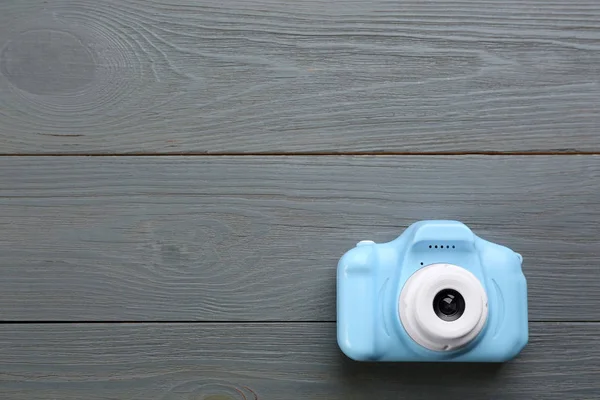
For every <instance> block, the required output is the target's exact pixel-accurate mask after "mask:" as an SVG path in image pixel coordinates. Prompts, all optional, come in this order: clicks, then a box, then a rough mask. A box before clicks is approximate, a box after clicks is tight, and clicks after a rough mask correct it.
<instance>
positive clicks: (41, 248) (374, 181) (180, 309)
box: [0, 156, 600, 321]
mask: <svg viewBox="0 0 600 400" xmlns="http://www.w3.org/2000/svg"><path fill="white" fill-rule="evenodd" d="M599 177H600V157H598V156H560V157H559V156H536V157H531V156H526V157H517V156H469V157H464V156H463V157H450V156H448V157H442V156H440V157H433V156H419V157H340V156H333V157H324V156H323V157H3V158H0V320H13V321H14V320H18V321H24V320H54V321H56V320H68V321H74V320H84V321H89V320H100V321H103V320H107V321H108V320H110V321H114V320H118V321H147V320H154V321H158V320H160V321H165V320H167V321H188V320H206V321H214V320H221V321H240V320H243V321H257V320H274V321H278V320H286V321H287V320H294V321H334V320H335V268H336V264H337V260H338V259H339V257H340V256H341V255H342V254H343V253H344V252H345V251H346V250H348V249H350V248H352V247H353V246H354V245H355V243H356V242H358V241H359V240H362V239H372V240H375V241H388V240H391V239H393V238H395V237H396V236H397V235H398V234H400V232H401V231H402V230H403V229H404V228H405V227H406V226H408V225H409V224H410V223H412V222H414V221H416V220H419V219H431V218H448V219H458V220H462V221H464V222H465V223H467V224H468V225H469V226H471V227H472V228H473V229H474V231H475V232H476V233H477V234H479V235H480V236H482V237H484V238H487V239H489V240H493V241H497V242H499V243H502V244H505V245H507V246H509V247H511V248H514V249H515V250H516V251H519V252H520V253H522V254H523V256H524V258H525V264H524V271H525V273H526V276H527V278H528V283H529V299H530V319H531V320H534V321H539V320H543V321H548V320H550V321H553V320H570V321H577V320H593V321H599V318H600V315H599V314H598V312H597V311H598V309H600V279H599V278H600V272H599V271H600V270H599V269H598V265H599V264H600V246H599V245H598V235H597V233H598V226H597V221H599V220H600V195H599V194H600V179H599Z"/></svg>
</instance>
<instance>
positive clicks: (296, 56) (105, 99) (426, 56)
mask: <svg viewBox="0 0 600 400" xmlns="http://www.w3.org/2000/svg"><path fill="white" fill-rule="evenodd" d="M0 46H1V47H0V49H1V50H0V51H1V53H0V57H1V61H0V91H1V92H2V96H1V97H0V116H1V118H0V143H1V144H2V147H1V148H0V152H1V153H12V154H14V153H82V154H83V153H132V152H134V153H153V152H162V153H190V152H196V153H233V152H249V153H262V152H292V153H293V152H343V151H354V152H426V151H435V152H466V151H467V152H471V151H512V152H529V151H534V152H539V151H546V152H547V151H561V152H568V151H599V150H600V138H599V137H598V126H599V125H600V116H599V115H598V112H597V104H598V102H599V101H600V85H599V82H598V76H599V72H600V3H599V2H598V1H597V0H577V1H571V0H558V1H557V0H554V1H536V0H525V1H524V0H503V1H484V0H476V1H454V0H439V1H427V2H424V1H421V0H413V1H388V0H369V1H364V0H306V1H281V0H225V1H222V0H158V1H145V0H115V1H110V0H97V1H87V0H50V1H45V0H11V1H6V0H5V1H2V2H0Z"/></svg>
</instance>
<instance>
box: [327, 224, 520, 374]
mask: <svg viewBox="0 0 600 400" xmlns="http://www.w3.org/2000/svg"><path fill="white" fill-rule="evenodd" d="M521 262H522V257H521V255H520V254H517V253H515V252H514V251H512V250H510V249H509V248H507V247H504V246H500V245H497V244H494V243H491V242H488V241H486V240H483V239H481V238H479V237H477V236H476V235H475V234H474V233H473V232H472V231H471V230H470V229H469V228H468V227H467V226H466V225H464V224H462V223H460V222H457V221H421V222H417V223H415V224H413V225H411V226H410V227H409V228H408V229H406V231H405V232H404V233H403V234H402V235H400V236H399V237H398V238H397V239H395V240H393V241H391V242H388V243H379V244H376V243H373V242H372V241H368V240H365V241H361V242H360V243H358V244H357V246H356V247H355V248H353V249H352V250H350V251H348V252H347V253H346V254H344V256H343V257H342V258H341V259H340V261H339V264H338V269H337V340H338V344H339V346H340V348H341V349H342V351H343V352H344V353H345V354H346V355H347V356H348V357H350V358H352V359H354V360H358V361H473V362H501V361H507V360H509V359H511V358H513V357H515V356H516V355H517V354H518V353H519V352H520V351H521V350H522V349H523V347H524V346H525V344H526V343H527V340H528V325H527V284H526V281H525V276H524V275H523V272H522V271H521Z"/></svg>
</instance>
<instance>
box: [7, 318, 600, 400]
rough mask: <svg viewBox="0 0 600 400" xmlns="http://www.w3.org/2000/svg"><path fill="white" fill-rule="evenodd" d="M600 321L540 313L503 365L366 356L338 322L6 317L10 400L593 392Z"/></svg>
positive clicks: (599, 387)
mask: <svg viewBox="0 0 600 400" xmlns="http://www.w3.org/2000/svg"><path fill="white" fill-rule="evenodd" d="M599 328H600V327H599V326H598V324H597V323H588V324H573V323H563V324H552V323H534V324H532V326H531V339H530V343H529V345H528V347H526V348H525V350H524V351H523V353H522V354H521V355H520V356H519V357H518V358H517V359H515V360H513V361H512V362H509V363H507V364H504V365H500V364H487V365H485V364H483V365H482V364H462V365H457V364H363V363H356V362H352V361H350V360H349V359H347V358H346V357H345V356H343V355H342V354H341V352H340V351H339V350H338V348H337V344H336V340H335V324H333V323H312V324H305V323H295V324H290V323H287V324H268V325H263V324H189V323H188V324H133V325H131V324H108V325H106V324H83V325H72V324H68V325H65V324H61V325H48V324H45V325H37V324H33V325H0V343H1V345H0V395H1V396H2V397H3V398H10V399H15V400H18V399H27V400H35V399H44V400H47V399H64V400H71V399H78V400H79V399H90V400H92V399H161V400H175V399H178V400H179V399H190V400H191V399H194V400H195V399H204V400H243V399H246V400H253V399H280V400H286V399H290V400H291V399H294V400H297V399H315V400H316V399H328V400H336V399H340V400H342V399H344V400H347V399H382V400H386V399H389V400H392V399H393V400H395V399H411V400H425V399H427V400H430V399H442V398H443V399H448V400H453V399H460V400H471V399H473V400H475V399H511V400H518V399H527V400H530V399H560V400H562V399H593V398H596V397H597V394H598V393H599V392H600V382H599V381H598V379H597V378H598V375H599V374H600V347H599V346H598V341H599V340H600V329H599Z"/></svg>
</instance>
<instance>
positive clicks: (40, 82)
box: [0, 29, 96, 95]
mask: <svg viewBox="0 0 600 400" xmlns="http://www.w3.org/2000/svg"><path fill="white" fill-rule="evenodd" d="M95 68H96V66H95V61H94V57H93V55H92V53H91V51H90V49H89V48H88V47H86V46H85V45H84V44H83V43H82V42H81V41H80V40H79V39H78V38H77V37H75V36H74V35H73V34H71V33H68V32H64V31H59V30H52V29H34V30H29V31H25V32H21V33H20V34H18V35H17V36H15V37H14V38H12V39H11V40H9V41H8V42H7V43H6V45H5V46H4V48H3V49H2V52H1V53H0V73H2V75H4V76H6V78H7V79H8V80H9V81H10V82H11V83H12V84H13V85H14V86H16V87H17V88H19V89H21V90H24V91H26V92H29V93H32V94H38V95H48V94H64V93H73V92H76V91H78V90H79V89H80V88H81V87H83V86H85V85H87V84H88V83H90V82H91V81H92V80H93V79H94V72H95Z"/></svg>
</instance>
